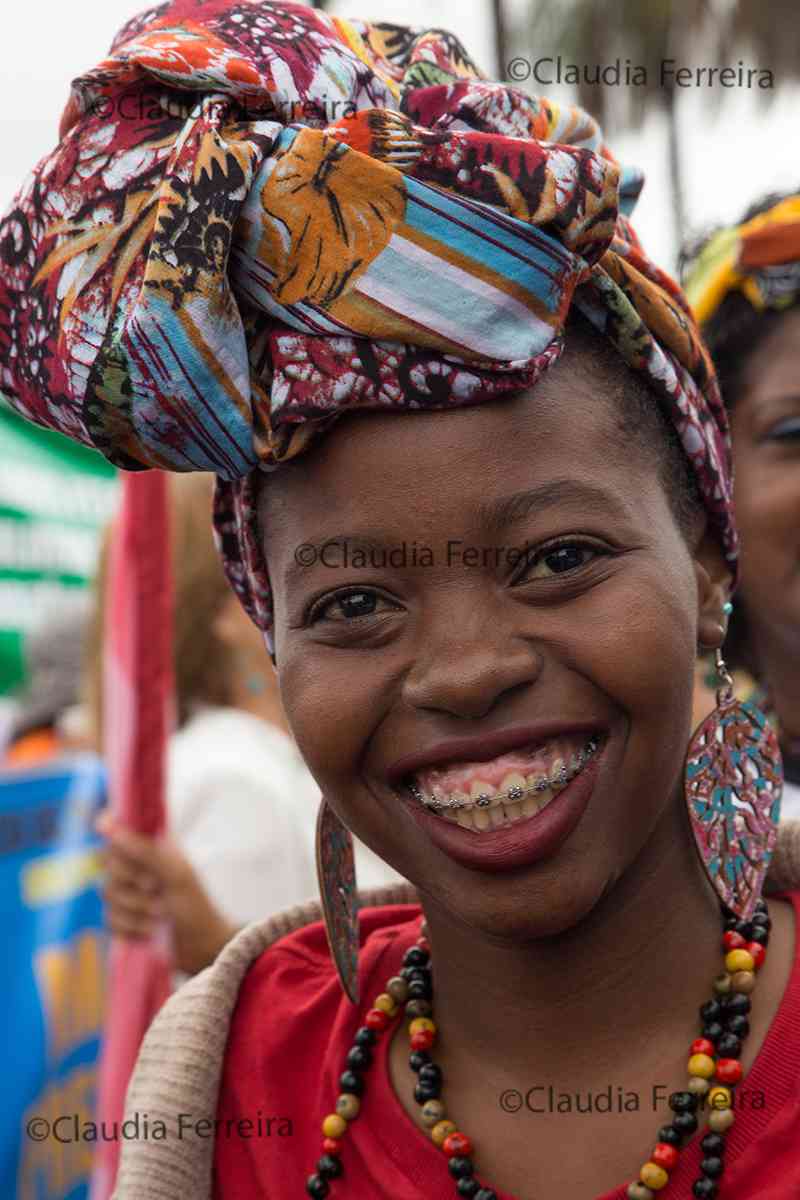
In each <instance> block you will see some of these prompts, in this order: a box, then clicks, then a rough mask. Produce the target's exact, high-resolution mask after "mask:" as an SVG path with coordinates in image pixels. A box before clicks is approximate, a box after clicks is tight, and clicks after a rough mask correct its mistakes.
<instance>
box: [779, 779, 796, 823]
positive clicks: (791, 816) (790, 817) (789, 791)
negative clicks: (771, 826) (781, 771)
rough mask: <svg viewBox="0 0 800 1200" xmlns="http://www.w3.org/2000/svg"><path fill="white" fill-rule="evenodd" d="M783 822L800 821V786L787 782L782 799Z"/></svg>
mask: <svg viewBox="0 0 800 1200" xmlns="http://www.w3.org/2000/svg"><path fill="white" fill-rule="evenodd" d="M781 820H782V821H800V786H798V784H796V783H788V782H785V783H784V785H783V798H782V799H781Z"/></svg>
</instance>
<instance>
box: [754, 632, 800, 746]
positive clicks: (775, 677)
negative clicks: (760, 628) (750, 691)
mask: <svg viewBox="0 0 800 1200" xmlns="http://www.w3.org/2000/svg"><path fill="white" fill-rule="evenodd" d="M757 649H758V661H759V664H760V668H761V677H762V679H763V682H764V684H765V685H766V688H767V690H768V692H769V696H770V700H771V702H772V705H773V707H774V710H775V715H776V717H777V719H778V725H779V727H780V731H781V738H782V740H783V741H785V742H787V743H789V742H795V743H800V644H798V643H797V642H796V641H795V642H793V643H792V644H791V645H787V644H786V642H785V640H784V639H781V638H777V637H773V636H771V635H764V634H762V635H761V637H760V638H759V641H758V647H757Z"/></svg>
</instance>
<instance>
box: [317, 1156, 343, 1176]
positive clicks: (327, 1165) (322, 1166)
mask: <svg viewBox="0 0 800 1200" xmlns="http://www.w3.org/2000/svg"><path fill="white" fill-rule="evenodd" d="M317 1170H318V1171H319V1173H320V1175H321V1176H322V1178H323V1179H338V1178H339V1176H340V1175H341V1173H342V1164H341V1162H340V1161H339V1159H338V1158H337V1157H336V1155H335V1154H323V1156H322V1158H320V1159H318V1160H317Z"/></svg>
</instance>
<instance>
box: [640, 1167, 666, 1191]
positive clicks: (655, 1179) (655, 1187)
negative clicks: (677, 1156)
mask: <svg viewBox="0 0 800 1200" xmlns="http://www.w3.org/2000/svg"><path fill="white" fill-rule="evenodd" d="M639 1178H640V1179H641V1181H642V1183H643V1184H644V1186H645V1187H649V1188H650V1189H651V1190H652V1191H654V1192H660V1191H661V1189H662V1188H663V1187H666V1186H667V1184H668V1183H669V1175H668V1174H667V1172H666V1171H665V1170H664V1168H663V1167H659V1165H658V1163H654V1162H646V1163H645V1164H644V1166H643V1167H642V1169H641V1171H640V1172H639Z"/></svg>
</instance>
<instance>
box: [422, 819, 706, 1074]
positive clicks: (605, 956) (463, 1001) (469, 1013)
mask: <svg viewBox="0 0 800 1200" xmlns="http://www.w3.org/2000/svg"><path fill="white" fill-rule="evenodd" d="M681 809H682V805H681V802H680V801H679V800H676V801H675V802H673V804H672V805H670V809H669V811H668V812H667V813H666V814H665V816H664V817H663V818H662V821H661V823H660V826H659V828H658V829H657V830H656V831H655V833H654V834H653V836H652V837H651V838H650V840H649V842H648V845H647V846H646V847H645V849H644V850H643V851H642V853H641V854H640V856H639V858H638V860H637V861H636V862H634V863H633V864H632V865H631V867H630V868H629V870H628V871H627V872H626V874H625V875H624V876H623V877H622V878H620V879H619V880H617V881H616V882H615V883H614V884H613V886H612V887H610V888H609V890H608V892H607V894H606V895H605V896H604V897H603V898H602V899H601V900H600V901H599V902H598V903H597V905H596V906H595V908H594V910H593V911H592V912H591V913H590V914H589V915H588V916H587V917H586V918H585V919H584V920H583V921H582V922H581V923H580V924H579V925H578V926H577V927H575V928H573V929H572V930H570V931H568V932H567V933H565V934H563V935H560V936H559V937H554V938H549V939H543V940H538V941H531V942H529V943H527V944H522V945H520V944H509V943H503V942H498V941H492V940H489V939H487V938H485V937H480V936H476V933H475V931H474V930H472V929H467V928H465V927H463V926H460V925H459V924H457V923H456V922H455V921H454V920H453V919H452V918H451V917H450V915H449V914H447V913H446V912H445V911H444V910H443V909H441V908H439V907H438V906H436V905H433V904H429V903H425V902H423V903H424V908H425V913H426V917H427V920H428V925H429V929H430V938H431V943H432V951H433V961H434V969H435V978H436V1013H437V1016H439V1017H441V1019H442V1021H443V1022H444V1024H445V1026H446V1027H450V1028H457V1029H458V1031H459V1046H460V1050H461V1052H462V1053H464V1054H468V1055H470V1056H475V1057H476V1058H477V1057H480V1056H482V1055H485V1053H486V1051H487V1049H489V1047H490V1048H491V1054H492V1057H493V1060H494V1061H495V1062H497V1063H501V1062H503V1061H506V1062H508V1063H516V1064H519V1063H520V1061H521V1059H522V1060H524V1059H528V1060H529V1062H528V1065H529V1066H531V1067H532V1068H535V1069H536V1071H537V1072H538V1077H541V1074H542V1071H543V1070H545V1071H546V1070H547V1069H548V1065H550V1066H551V1067H552V1066H553V1065H555V1064H556V1063H558V1064H559V1065H561V1066H563V1064H564V1054H565V1047H568V1048H569V1049H568V1050H566V1053H567V1054H569V1053H572V1052H573V1051H574V1052H575V1053H576V1054H577V1057H578V1058H582V1059H583V1060H584V1061H585V1059H586V1053H587V1047H592V1053H594V1054H601V1052H602V1049H603V1047H604V1046H606V1045H607V1046H612V1045H613V1046H615V1047H616V1051H617V1052H618V1051H619V1044H620V1043H619V1037H620V1030H621V1029H624V1030H625V1035H626V1039H627V1038H630V1039H633V1043H634V1044H640V1039H641V1038H647V1037H650V1036H652V1035H653V1033H654V1031H661V1032H662V1033H663V1032H664V1031H665V1030H669V1029H672V1028H683V1027H685V1025H686V1022H687V1012H684V1007H686V1005H688V1017H689V1020H690V1021H691V1019H692V1016H693V1013H692V1008H691V1006H692V999H691V996H692V992H691V987H692V985H693V984H696V985H697V986H698V987H699V989H700V999H701V1000H702V999H703V998H707V993H708V983H709V981H710V977H712V976H713V974H714V972H715V969H717V970H718V969H719V967H720V958H719V953H720V951H719V945H720V941H719V939H720V914H719V905H718V903H717V901H716V898H715V897H714V894H713V892H712V890H711V888H710V886H709V885H708V882H707V881H706V879H705V877H704V874H703V871H702V867H701V865H700V862H699V857H698V855H697V853H696V851H695V849H694V846H693V845H692V844H691V835H690V832H689V829H688V825H687V821H686V815H685V811H681ZM684 994H685V995H686V997H687V999H686V1005H684V1004H683V1003H679V1002H678V1001H679V998H681V999H682V997H683V995H684ZM577 1031H580V1037H576V1033H577ZM532 1033H538V1034H540V1035H541V1036H533V1037H532V1036H531V1034H532ZM534 1060H535V1061H534ZM548 1060H549V1064H548Z"/></svg>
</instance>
